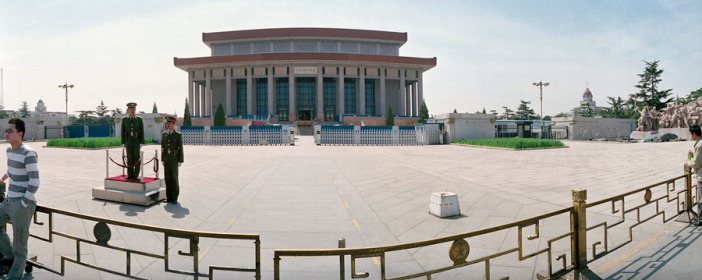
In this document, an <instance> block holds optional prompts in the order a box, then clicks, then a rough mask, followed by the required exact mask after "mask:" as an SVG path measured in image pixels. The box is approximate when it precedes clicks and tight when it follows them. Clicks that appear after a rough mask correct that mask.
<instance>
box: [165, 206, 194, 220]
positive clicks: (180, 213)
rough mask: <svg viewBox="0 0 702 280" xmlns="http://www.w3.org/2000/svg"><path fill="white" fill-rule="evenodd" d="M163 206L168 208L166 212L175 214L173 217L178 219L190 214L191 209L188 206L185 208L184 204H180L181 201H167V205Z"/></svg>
mask: <svg viewBox="0 0 702 280" xmlns="http://www.w3.org/2000/svg"><path fill="white" fill-rule="evenodd" d="M163 208H164V209H166V212H168V213H171V214H173V216H172V217H173V218H176V219H181V218H183V217H185V216H187V215H189V214H190V210H189V209H188V208H183V207H182V206H180V203H176V204H171V203H166V206H165V207H163Z"/></svg>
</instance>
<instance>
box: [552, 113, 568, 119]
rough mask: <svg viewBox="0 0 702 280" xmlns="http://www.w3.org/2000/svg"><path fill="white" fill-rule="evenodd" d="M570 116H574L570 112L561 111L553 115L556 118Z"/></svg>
mask: <svg viewBox="0 0 702 280" xmlns="http://www.w3.org/2000/svg"><path fill="white" fill-rule="evenodd" d="M570 116H572V115H571V114H569V113H563V112H560V113H558V114H556V115H555V116H553V117H554V118H564V117H570Z"/></svg>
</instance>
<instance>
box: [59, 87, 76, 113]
mask: <svg viewBox="0 0 702 280" xmlns="http://www.w3.org/2000/svg"><path fill="white" fill-rule="evenodd" d="M58 87H59V88H63V89H66V119H65V121H66V123H68V89H69V88H73V85H69V84H68V83H65V84H63V85H59V86H58Z"/></svg>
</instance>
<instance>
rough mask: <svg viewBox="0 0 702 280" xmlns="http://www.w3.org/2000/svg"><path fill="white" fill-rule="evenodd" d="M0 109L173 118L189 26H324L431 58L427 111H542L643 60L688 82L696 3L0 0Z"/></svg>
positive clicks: (554, 109) (668, 81)
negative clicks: (105, 109) (393, 42)
mask: <svg viewBox="0 0 702 280" xmlns="http://www.w3.org/2000/svg"><path fill="white" fill-rule="evenodd" d="M0 19H2V20H0V67H2V68H3V69H4V104H5V107H7V108H12V109H17V108H19V107H20V104H21V101H23V100H26V101H28V102H29V104H30V105H31V107H32V109H33V107H34V106H35V104H36V102H37V101H38V100H39V99H40V98H41V99H43V100H44V101H45V103H46V105H47V106H48V109H49V110H50V111H64V106H65V100H64V92H63V90H62V89H59V88H58V87H57V85H58V84H62V83H64V82H69V83H72V84H74V85H75V88H73V89H71V90H69V111H71V113H73V112H74V111H77V110H90V109H94V107H95V106H97V105H98V104H99V102H100V100H104V101H105V103H106V105H108V106H109V107H110V108H114V107H120V108H122V109H124V107H125V104H126V102H128V101H136V102H138V103H139V105H140V107H139V108H138V109H139V110H144V111H148V112H150V111H151V106H152V105H153V103H154V102H156V103H157V105H158V107H159V111H160V112H167V113H174V112H176V113H178V115H182V114H183V104H184V100H185V98H186V96H187V76H186V73H185V72H183V71H181V70H180V69H178V68H176V67H174V66H173V57H200V56H208V55H209V49H208V48H207V46H205V44H203V43H202V32H215V31H228V30H240V29H258V28H277V27H336V28H355V29H372V30H385V31H396V32H407V33H408V41H407V43H406V44H405V45H404V46H403V47H402V48H401V50H400V55H402V56H412V57H437V60H438V64H437V66H436V67H435V68H434V69H431V70H429V71H428V72H426V73H425V76H424V97H425V100H426V102H427V106H428V107H429V111H430V113H431V114H437V113H447V112H451V111H453V109H454V108H455V109H457V110H458V111H459V112H475V111H476V110H482V109H483V108H485V109H486V110H488V111H489V110H491V109H497V110H498V111H501V110H502V108H501V107H502V106H508V107H510V108H512V109H515V108H516V107H517V105H518V104H519V100H527V101H532V108H533V109H534V110H535V111H536V112H538V111H539V105H538V103H539V92H538V88H536V87H534V86H533V85H531V84H532V83H533V82H537V81H539V80H543V81H548V82H550V83H551V85H550V86H548V87H546V88H544V104H543V106H544V109H543V110H544V114H545V115H552V114H556V113H558V112H567V111H569V110H570V109H572V107H575V106H577V105H578V102H579V101H580V100H581V98H582V93H583V91H584V90H585V88H586V86H589V87H590V90H591V91H592V93H593V95H594V98H595V101H597V104H598V105H600V106H606V101H607V98H606V97H607V96H621V97H622V98H626V97H627V96H628V95H629V94H631V93H633V92H634V91H635V88H634V85H635V84H636V83H637V81H638V76H636V74H638V73H641V72H642V71H643V69H644V63H643V60H647V61H652V60H660V67H661V68H663V69H664V70H665V72H664V73H663V76H662V79H663V82H662V83H661V87H662V88H664V89H668V88H672V89H673V94H674V95H678V96H681V97H682V96H686V95H688V94H689V93H690V91H693V90H696V89H699V88H702V79H701V77H702V51H701V50H702V39H700V34H702V1H695V0H690V1H651V0H642V1H353V2H351V1H294V2H293V1H165V0H164V1H7V0H0Z"/></svg>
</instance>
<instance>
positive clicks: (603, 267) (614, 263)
mask: <svg viewBox="0 0 702 280" xmlns="http://www.w3.org/2000/svg"><path fill="white" fill-rule="evenodd" d="M664 234H665V232H662V231H661V232H656V233H655V234H653V236H651V237H649V238H648V239H646V240H644V241H641V242H639V243H638V244H636V245H635V246H634V247H633V248H631V249H630V250H629V251H626V252H622V254H621V255H619V256H618V257H616V258H614V259H613V260H611V261H609V262H606V263H604V264H602V265H601V266H599V267H597V268H595V269H593V270H592V272H594V273H595V274H603V273H605V272H607V271H609V270H611V269H613V268H615V267H617V266H619V265H620V264H621V263H622V262H624V261H626V260H627V259H629V258H630V257H632V256H634V255H636V254H637V253H638V252H639V251H641V250H642V249H644V248H646V247H648V246H650V245H651V244H653V243H654V242H656V240H658V238H660V237H661V236H663V235H664Z"/></svg>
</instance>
